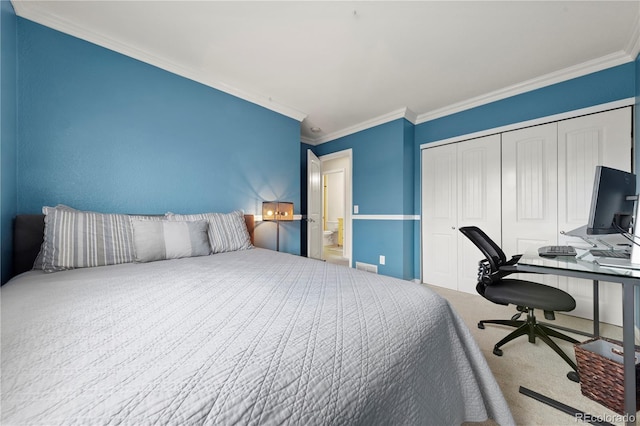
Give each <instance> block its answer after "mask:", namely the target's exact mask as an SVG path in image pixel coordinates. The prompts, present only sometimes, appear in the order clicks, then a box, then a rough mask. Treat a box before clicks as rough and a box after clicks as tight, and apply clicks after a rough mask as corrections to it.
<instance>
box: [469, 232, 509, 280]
mask: <svg viewBox="0 0 640 426" xmlns="http://www.w3.org/2000/svg"><path fill="white" fill-rule="evenodd" d="M460 232H462V234H463V235H464V236H465V237H467V238H469V239H470V240H471V242H472V243H473V244H475V246H476V247H478V248H479V249H480V251H481V252H482V254H484V255H485V256H486V258H487V260H488V261H489V264H490V265H491V272H496V271H497V270H498V268H499V267H500V266H502V265H504V264H505V263H506V261H507V256H506V255H505V254H504V252H503V251H502V249H501V248H500V246H499V245H497V244H496V243H495V242H494V241H493V240H492V239H491V238H489V236H488V235H487V234H485V233H484V232H483V231H482V230H481V229H480V228H478V227H477V226H464V227H462V228H460Z"/></svg>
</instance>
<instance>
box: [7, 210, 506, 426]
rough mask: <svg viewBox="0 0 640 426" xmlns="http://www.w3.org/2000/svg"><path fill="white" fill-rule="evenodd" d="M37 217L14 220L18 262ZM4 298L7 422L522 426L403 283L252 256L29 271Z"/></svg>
mask: <svg viewBox="0 0 640 426" xmlns="http://www.w3.org/2000/svg"><path fill="white" fill-rule="evenodd" d="M42 220H43V218H42V216H39V215H33V216H21V217H19V218H17V219H16V232H15V235H16V253H17V254H18V255H19V256H18V257H19V259H15V262H17V263H16V264H19V263H20V262H22V264H23V265H30V264H33V261H34V259H35V256H36V255H37V254H38V249H37V247H38V245H39V244H41V242H42V238H43V237H42V232H43V227H42V224H41V223H40V222H42ZM247 220H248V221H249V228H251V223H252V219H251V217H248V219H247ZM18 228H19V229H18ZM249 231H250V233H251V229H249ZM19 239H20V242H19V241H18V240H19ZM25 245H27V246H29V247H26V248H25ZM34 247H35V248H34ZM25 256H26V258H25ZM1 299H2V302H1V303H2V418H1V420H2V421H1V423H2V424H3V425H5V424H6V425H45V424H46V425H58V424H83V425H84V424H92V425H100V424H105V425H106V424H108V425H111V424H124V425H147V424H169V425H185V424H187V425H201V424H211V425H275V424H295V425H428V424H433V425H456V424H461V423H463V422H465V421H470V422H475V421H484V420H486V419H487V418H491V419H494V420H495V421H496V422H497V423H499V424H502V425H508V424H513V423H514V422H513V418H512V416H511V414H510V412H509V408H508V406H507V404H506V402H505V400H504V397H503V395H502V394H501V391H500V389H499V387H498V385H497V383H496V381H495V379H494V377H493V375H492V374H491V372H490V370H489V368H488V366H487V364H486V361H485V359H484V357H483V355H482V354H481V352H480V350H479V349H478V347H477V345H476V343H475V342H474V340H473V338H472V337H471V334H470V332H469V330H468V329H467V327H466V326H465V325H464V324H463V322H462V321H461V319H460V318H459V317H458V315H457V314H456V313H455V312H454V311H453V310H452V308H451V307H450V306H449V304H448V303H447V302H446V301H445V300H444V299H442V298H441V297H439V296H438V295H436V294H435V293H433V292H431V291H430V290H428V289H426V288H424V287H423V286H421V285H419V284H416V283H412V282H408V281H403V280H399V279H394V278H391V277H386V276H382V275H377V274H372V273H368V272H363V271H359V270H355V269H351V268H347V267H343V266H338V265H333V264H328V263H325V262H321V261H317V260H312V259H307V258H303V257H300V256H294V255H290V254H285V253H278V252H274V251H270V250H265V249H260V248H250V249H246V250H237V251H230V252H224V253H217V254H212V255H207V256H196V257H184V258H179V259H171V260H161V261H153V262H146V263H122V264H115V265H108V266H98V267H87V268H77V269H71V270H64V271H59V272H55V273H46V272H43V271H42V270H31V271H27V272H24V273H21V274H19V275H18V276H16V277H14V278H12V279H11V280H10V281H9V282H8V283H7V284H5V285H4V286H3V287H2V289H1Z"/></svg>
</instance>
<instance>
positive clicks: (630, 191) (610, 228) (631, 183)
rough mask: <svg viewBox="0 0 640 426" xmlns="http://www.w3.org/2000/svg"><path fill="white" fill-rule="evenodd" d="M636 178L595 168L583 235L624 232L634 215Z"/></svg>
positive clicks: (601, 167) (612, 170) (598, 167)
mask: <svg viewBox="0 0 640 426" xmlns="http://www.w3.org/2000/svg"><path fill="white" fill-rule="evenodd" d="M635 196H636V176H635V175H634V174H633V173H629V172H625V171H622V170H617V169H612V168H610V167H605V166H596V177H595V181H594V184H593V195H592V196H591V210H590V212H589V223H588V224H587V234H589V235H602V234H616V233H620V229H624V230H625V231H628V230H629V228H630V227H631V221H632V219H633V214H634V205H635V204H634V203H635V201H634V199H633V198H632V199H629V197H635Z"/></svg>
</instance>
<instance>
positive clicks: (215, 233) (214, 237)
mask: <svg viewBox="0 0 640 426" xmlns="http://www.w3.org/2000/svg"><path fill="white" fill-rule="evenodd" d="M166 217H167V219H168V220H171V221H185V220H187V221H191V220H207V221H208V222H209V244H210V245H211V252H212V253H223V252H228V251H236V250H247V249H250V248H252V247H253V246H252V245H251V237H250V236H249V231H248V230H247V224H246V222H245V221H244V213H243V212H242V211H241V210H236V211H233V212H231V213H200V214H173V213H167V214H166Z"/></svg>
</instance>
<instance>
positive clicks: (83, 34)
mask: <svg viewBox="0 0 640 426" xmlns="http://www.w3.org/2000/svg"><path fill="white" fill-rule="evenodd" d="M11 4H12V5H13V8H14V10H15V13H16V15H18V16H20V17H21V18H24V19H28V20H30V21H33V22H36V23H38V24H41V25H44V26H46V27H49V28H53V29H54V30H57V31H60V32H63V33H65V34H69V35H72V36H74V37H77V38H79V39H82V40H85V41H87V42H89V43H93V44H95V45H98V46H101V47H104V48H106V49H109V50H113V51H114V52H118V53H121V54H123V55H126V56H129V57H131V58H134V59H137V60H139V61H142V62H145V63H147V64H150V65H153V66H156V67H158V68H160V69H163V70H165V71H169V72H171V73H173V74H177V75H179V76H181V77H185V78H188V79H189V80H193V81H195V82H198V83H201V84H204V85H205V86H209V87H212V88H214V89H216V90H219V91H221V92H224V93H227V94H229V95H232V96H235V97H237V98H240V99H243V100H245V101H247V102H251V103H253V104H256V105H259V106H261V107H264V108H267V109H269V110H271V111H274V112H277V113H279V114H282V115H284V116H287V117H289V118H292V119H294V120H297V121H299V122H302V120H304V119H305V118H306V117H307V114H306V113H304V112H302V111H298V110H296V109H295V108H291V107H289V106H286V105H283V104H280V103H278V102H277V101H274V100H273V99H272V98H271V97H269V96H262V95H258V94H254V93H249V92H247V91H244V90H240V89H238V88H236V87H233V86H230V85H228V84H226V83H224V82H222V81H218V80H216V79H214V78H212V77H211V76H210V75H209V74H208V73H203V72H201V71H198V70H194V69H191V68H187V67H183V66H181V65H179V64H176V63H175V62H172V61H168V60H166V59H163V58H159V57H157V56H155V55H152V54H150V53H148V52H145V51H143V50H140V49H138V48H135V47H133V46H131V45H128V44H126V43H122V42H120V41H117V40H114V39H112V38H110V37H107V36H104V35H102V34H100V33H97V32H95V31H92V30H90V29H87V28H84V27H80V26H78V25H75V24H73V23H71V22H69V21H67V20H65V19H61V18H60V17H57V16H54V15H51V14H48V13H44V12H42V11H41V10H40V9H39V8H38V6H37V4H38V3H37V2H30V1H12V3H11Z"/></svg>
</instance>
